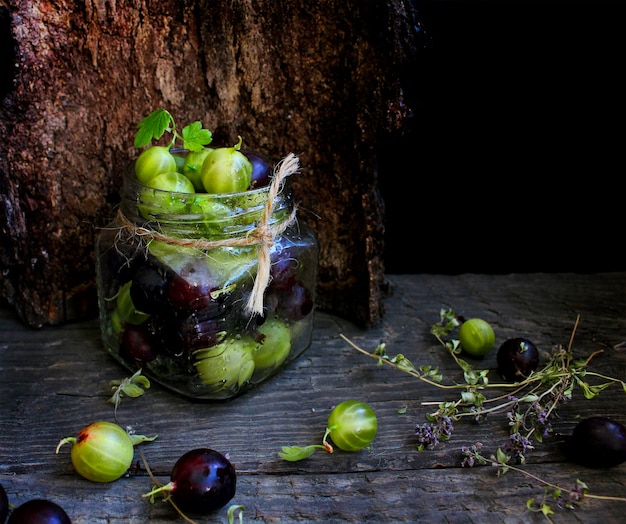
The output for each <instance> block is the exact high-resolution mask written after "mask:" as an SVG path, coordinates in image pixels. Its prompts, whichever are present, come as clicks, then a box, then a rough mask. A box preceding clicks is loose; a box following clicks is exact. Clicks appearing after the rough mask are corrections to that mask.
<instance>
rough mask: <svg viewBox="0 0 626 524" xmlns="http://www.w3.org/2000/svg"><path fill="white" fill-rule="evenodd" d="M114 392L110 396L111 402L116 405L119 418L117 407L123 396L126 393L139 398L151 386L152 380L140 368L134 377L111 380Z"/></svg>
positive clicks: (110, 383)
mask: <svg viewBox="0 0 626 524" xmlns="http://www.w3.org/2000/svg"><path fill="white" fill-rule="evenodd" d="M109 385H110V386H111V389H113V391H114V393H113V395H112V396H111V398H109V402H110V403H111V404H113V405H114V406H115V412H114V413H115V418H116V419H117V408H118V406H119V405H120V402H121V401H122V397H123V396H124V395H126V396H127V397H130V398H137V397H140V396H141V395H143V394H144V392H145V390H146V389H149V388H150V380H148V377H145V376H143V375H142V374H141V369H140V370H138V371H137V372H136V373H135V374H134V375H133V376H132V377H126V378H124V379H122V380H111V381H110V382H109Z"/></svg>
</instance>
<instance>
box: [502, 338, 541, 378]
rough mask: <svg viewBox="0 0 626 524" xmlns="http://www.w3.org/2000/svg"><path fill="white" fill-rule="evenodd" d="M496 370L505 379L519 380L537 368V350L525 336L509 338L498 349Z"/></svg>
mask: <svg viewBox="0 0 626 524" xmlns="http://www.w3.org/2000/svg"><path fill="white" fill-rule="evenodd" d="M497 362H498V372H499V373H500V375H502V377H503V378H504V379H505V380H508V381H510V382H520V381H522V380H524V379H525V378H526V377H528V376H529V375H530V373H531V372H532V371H535V370H536V369H537V366H538V365H539V351H538V350H537V347H536V346H535V344H533V343H532V342H531V341H530V340H528V339H525V338H520V337H518V338H510V339H508V340H506V341H504V342H503V344H502V345H501V346H500V349H498V356H497Z"/></svg>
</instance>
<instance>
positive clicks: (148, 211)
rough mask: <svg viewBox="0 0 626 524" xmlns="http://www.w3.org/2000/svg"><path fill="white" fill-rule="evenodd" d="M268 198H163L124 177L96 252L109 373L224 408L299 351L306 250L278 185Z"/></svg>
mask: <svg viewBox="0 0 626 524" xmlns="http://www.w3.org/2000/svg"><path fill="white" fill-rule="evenodd" d="M283 184H284V185H283ZM273 189H274V190H275V189H276V187H274V188H272V186H266V187H261V188H258V189H253V190H250V191H245V192H241V193H227V194H209V193H173V192H168V191H161V190H157V189H151V188H148V187H146V186H144V185H142V184H140V183H139V182H138V181H137V180H136V178H135V177H134V170H133V166H130V167H129V169H128V170H127V172H126V173H124V177H123V188H122V195H121V196H122V199H121V204H120V208H119V212H118V215H117V217H116V218H115V219H114V220H113V222H111V224H109V225H108V226H107V227H105V228H103V230H102V231H101V232H100V234H99V236H98V240H97V246H96V257H97V260H96V269H97V283H98V300H99V308H100V324H101V330H102V338H103V342H104V345H105V347H106V349H107V350H108V351H109V352H110V353H111V354H112V355H113V356H114V357H115V358H116V359H117V360H118V361H119V362H120V363H122V364H123V365H124V366H126V367H127V368H128V369H129V370H131V371H133V372H134V371H136V370H137V369H141V370H142V373H143V374H144V375H146V376H147V377H149V378H150V379H152V380H154V381H156V382H158V383H159V384H161V385H163V386H165V387H166V388H169V389H170V390H172V391H175V392H176V393H179V394H181V395H183V396H186V397H189V398H193V399H199V400H227V399H230V398H233V397H235V396H237V395H240V394H242V393H244V392H246V391H248V390H249V389H251V388H252V387H254V386H256V385H258V384H260V383H262V382H264V381H266V380H267V379H269V378H270V377H271V376H273V375H275V374H276V373H277V372H278V371H280V370H281V369H282V368H284V367H285V366H286V365H288V364H289V363H290V362H292V361H293V360H295V359H296V358H298V357H299V356H300V355H301V354H302V353H303V352H304V351H305V350H306V349H307V348H308V347H309V345H310V343H311V337H312V330H313V315H314V302H315V287H316V282H317V267H318V245H317V240H316V237H315V234H314V233H313V231H312V230H311V229H310V228H309V227H308V226H307V225H306V224H305V223H304V222H302V221H301V220H299V219H296V218H295V211H294V204H293V200H292V190H291V186H290V184H289V179H285V180H284V181H283V182H282V183H281V187H280V190H279V191H277V192H276V191H273ZM270 200H271V202H270V203H269V205H268V201H270ZM264 271H267V273H266V275H265V278H264V275H263V272H264ZM257 281H258V282H257ZM266 281H267V285H264V283H265V282H266ZM255 282H256V284H257V286H256V287H255ZM257 287H260V289H257ZM255 293H256V294H257V295H256V296H257V298H259V297H260V299H261V300H262V302H257V305H256V310H255V309H254V308H253V305H252V304H253V301H252V298H251V295H253V294H255ZM259 293H260V294H259ZM251 308H252V311H251ZM255 311H256V312H255Z"/></svg>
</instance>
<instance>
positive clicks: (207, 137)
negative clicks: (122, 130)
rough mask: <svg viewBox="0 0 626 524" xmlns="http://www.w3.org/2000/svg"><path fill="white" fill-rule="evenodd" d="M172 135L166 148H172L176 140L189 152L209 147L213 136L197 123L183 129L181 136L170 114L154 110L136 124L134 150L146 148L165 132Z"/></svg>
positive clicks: (161, 110)
mask: <svg viewBox="0 0 626 524" xmlns="http://www.w3.org/2000/svg"><path fill="white" fill-rule="evenodd" d="M166 131H167V132H168V133H171V134H172V140H171V142H170V143H169V145H168V146H167V147H168V149H170V148H172V147H173V146H174V144H175V142H176V140H180V141H182V146H183V148H184V149H188V150H189V151H201V150H202V149H203V147H204V146H207V145H209V144H210V143H211V142H212V140H213V135H212V133H211V131H209V130H208V129H204V127H203V126H202V123H201V122H199V121H196V122H193V123H191V124H189V125H187V126H185V127H183V130H182V135H179V134H178V132H177V131H176V122H175V121H174V117H173V116H172V114H171V113H170V112H169V111H167V110H166V109H163V108H160V109H156V110H155V111H153V112H152V113H150V114H149V115H148V116H146V117H145V118H143V119H142V120H141V121H140V122H139V124H137V134H136V135H135V142H134V145H135V147H136V148H141V147H144V146H147V145H148V144H149V143H150V142H152V141H153V140H159V139H160V138H161V137H162V136H163V135H164V134H165V132H166Z"/></svg>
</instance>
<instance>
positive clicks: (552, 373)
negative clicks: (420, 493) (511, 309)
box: [340, 309, 626, 520]
mask: <svg viewBox="0 0 626 524" xmlns="http://www.w3.org/2000/svg"><path fill="white" fill-rule="evenodd" d="M439 316H440V320H439V322H437V323H436V324H435V325H433V326H432V327H431V334H432V335H433V336H434V337H435V338H436V339H437V340H438V341H439V343H440V344H441V345H442V346H443V347H444V348H445V349H446V350H447V351H448V353H449V354H450V356H451V357H452V358H453V359H454V361H455V362H456V364H457V365H458V366H459V367H460V369H461V371H462V372H463V380H464V382H454V383H449V384H445V383H443V376H442V375H441V374H440V373H439V372H438V369H437V368H433V367H432V366H420V367H419V368H418V367H415V366H414V365H413V364H412V363H411V361H410V360H408V359H407V358H406V357H405V356H404V355H402V354H398V355H396V356H393V357H391V356H389V355H387V351H386V345H385V343H384V342H381V343H379V344H378V346H377V347H376V348H375V349H374V351H372V352H368V351H366V350H364V349H362V348H360V347H359V346H357V345H356V344H354V343H353V342H352V341H351V340H349V339H348V338H347V337H345V336H344V335H343V334H341V335H340V336H341V338H343V339H344V340H345V341H346V342H347V343H348V344H350V345H351V346H352V347H353V348H355V349H356V350H357V351H359V352H361V353H363V354H365V355H367V356H368V357H370V358H372V359H375V360H377V362H378V365H379V366H382V365H384V364H386V365H390V366H392V367H394V368H396V369H397V370H399V371H402V372H404V373H408V374H409V375H411V376H413V377H415V378H417V379H419V380H421V381H422V382H425V383H427V384H429V385H431V386H434V387H437V388H440V389H444V390H460V393H459V397H458V398H457V399H456V400H444V401H436V402H424V403H422V404H423V405H436V406H437V409H436V411H434V412H431V413H427V414H426V416H425V418H426V422H425V423H424V424H417V425H416V426H415V436H416V437H417V449H418V450H419V451H423V450H425V449H433V448H435V447H436V446H437V445H439V443H440V442H441V441H447V440H450V438H451V437H452V434H453V431H454V423H455V422H457V421H459V420H461V419H462V418H466V417H470V418H471V419H472V420H474V421H477V422H478V421H482V420H484V419H485V418H486V417H487V416H489V415H492V414H495V413H505V414H506V419H507V421H508V425H509V441H508V442H507V443H505V444H504V445H503V446H501V447H500V448H498V450H497V452H496V454H495V456H492V457H491V461H488V460H487V459H486V458H485V457H483V456H482V455H481V454H480V452H479V449H480V447H481V446H482V444H480V443H478V444H476V445H475V446H473V447H471V448H466V447H463V448H462V451H463V454H464V459H463V462H462V465H463V466H473V465H475V464H476V463H478V464H482V465H485V464H488V463H491V465H495V466H497V467H498V475H499V476H500V475H502V474H504V473H506V472H507V471H509V470H513V471H517V472H519V473H522V474H524V475H526V476H528V477H531V478H533V479H535V480H538V481H540V482H541V483H543V484H544V485H545V486H546V490H547V491H546V493H545V494H544V499H543V500H542V501H540V502H537V501H535V500H534V499H530V500H529V501H528V503H527V506H528V509H530V510H531V511H539V512H541V513H543V515H544V516H545V517H546V518H547V519H548V520H549V515H550V514H552V513H553V511H552V509H551V505H550V503H549V502H548V499H549V497H552V500H553V501H556V502H557V504H559V505H562V506H563V507H569V508H571V507H573V505H575V503H577V502H578V501H579V500H582V498H583V496H585V495H586V496H588V497H591V496H590V495H588V494H587V487H586V486H585V485H584V484H583V483H581V482H580V481H578V480H577V484H576V487H575V488H574V489H573V490H563V489H562V488H559V487H557V486H554V485H552V484H550V483H548V482H546V481H544V480H542V479H539V478H538V477H535V476H533V475H531V474H530V473H528V472H526V471H524V470H523V469H521V468H519V467H517V466H516V465H515V464H524V463H525V461H526V455H527V453H528V452H529V451H531V450H532V449H534V448H535V445H536V444H537V443H540V442H542V441H543V438H544V437H545V436H546V435H548V434H550V433H551V432H552V426H551V421H552V420H553V419H554V418H555V417H556V416H557V409H558V408H559V406H560V405H561V403H564V402H568V401H569V400H571V399H572V397H573V394H574V390H575V388H576V387H578V388H579V389H580V390H581V391H582V393H583V396H584V397H585V399H592V398H595V397H597V396H598V395H599V394H600V393H601V392H602V391H604V390H605V389H607V388H608V387H610V386H613V385H619V386H621V387H622V390H623V391H624V392H625V393H626V382H624V381H623V380H621V379H618V378H614V377H610V376H606V375H603V374H600V373H596V372H593V371H590V370H589V369H588V366H589V364H590V362H591V361H592V359H593V358H594V357H595V356H596V355H598V354H600V353H602V350H599V351H596V352H594V353H592V354H591V355H589V356H588V357H587V358H584V359H577V358H574V356H573V351H572V350H573V343H574V337H575V334H576V330H577V328H578V324H579V322H580V316H578V317H577V319H576V323H575V325H574V328H573V330H572V334H571V336H570V340H569V343H568V345H567V347H564V346H562V345H556V346H554V347H553V348H552V353H551V355H550V358H549V361H548V362H547V364H546V365H545V366H544V367H543V368H542V369H540V370H538V371H534V372H532V373H531V374H530V375H529V376H528V377H527V378H525V379H524V380H522V381H520V382H516V383H490V382H489V379H488V373H489V370H486V369H475V368H474V367H473V366H472V365H471V364H469V363H468V362H466V361H465V360H463V359H462V358H460V357H459V355H460V354H461V346H460V342H459V340H457V339H454V338H452V336H453V334H454V330H455V329H456V328H458V327H459V326H460V321H459V317H458V316H457V315H456V314H455V313H454V311H452V310H451V309H441V310H440V312H439ZM590 379H592V380H594V383H591V382H590ZM497 389H499V390H502V391H503V392H501V393H499V394H497V395H495V396H492V397H488V396H487V395H486V393H487V391H490V390H497ZM563 493H567V494H568V501H566V502H563ZM548 495H549V496H548ZM593 498H599V499H603V500H622V501H623V500H626V499H621V498H613V497H604V496H597V495H596V496H593Z"/></svg>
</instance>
